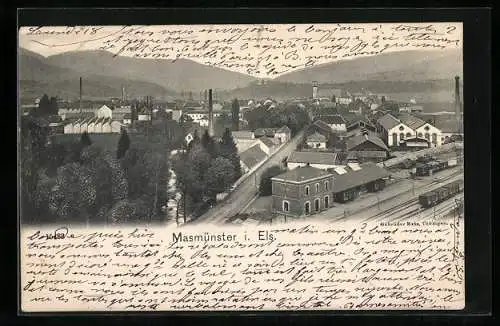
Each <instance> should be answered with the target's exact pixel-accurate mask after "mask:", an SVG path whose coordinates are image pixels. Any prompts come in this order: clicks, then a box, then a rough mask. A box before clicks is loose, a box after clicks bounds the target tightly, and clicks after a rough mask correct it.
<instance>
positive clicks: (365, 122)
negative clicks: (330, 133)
mask: <svg viewBox="0 0 500 326" xmlns="http://www.w3.org/2000/svg"><path fill="white" fill-rule="evenodd" d="M346 120H347V122H346V129H347V131H348V132H349V131H353V130H356V129H363V128H364V129H366V130H368V131H372V132H375V131H376V130H377V128H376V127H375V126H374V125H373V123H372V122H371V121H370V120H369V119H368V118H366V117H364V116H360V115H353V116H351V117H349V118H348V119H346Z"/></svg>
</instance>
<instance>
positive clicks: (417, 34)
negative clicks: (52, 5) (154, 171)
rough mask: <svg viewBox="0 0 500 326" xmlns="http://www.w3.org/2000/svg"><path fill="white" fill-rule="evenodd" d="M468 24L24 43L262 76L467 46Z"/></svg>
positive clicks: (188, 31)
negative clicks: (195, 64)
mask: <svg viewBox="0 0 500 326" xmlns="http://www.w3.org/2000/svg"><path fill="white" fill-rule="evenodd" d="M462 33H463V31H462V24H461V23H408V24H405V23H390V24H389V23H387V24H386V23H384V24H298V25H297V24H296V25H283V24H281V25H164V26H77V27H65V26H56V27H36V26H33V27H23V28H21V29H20V30H19V38H18V39H19V46H21V47H23V48H25V49H28V50H30V51H33V52H36V53H38V54H40V55H43V56H50V55H55V54H61V53H64V52H69V51H82V50H105V51H109V52H111V53H114V54H116V55H123V56H131V57H138V58H145V59H178V58H186V59H191V60H193V61H196V62H199V63H202V64H207V65H212V66H216V67H220V68H223V69H227V70H232V71H236V72H241V73H245V74H249V75H252V76H255V77H261V78H273V77H277V76H279V75H282V74H284V73H288V72H291V71H295V70H299V69H303V68H307V67H311V66H315V65H319V64H324V63H329V62H334V61H338V60H348V59H353V58H357V57H365V56H372V55H377V54H381V53H388V52H394V51H406V50H422V51H428V50H434V51H445V50H448V49H461V48H462Z"/></svg>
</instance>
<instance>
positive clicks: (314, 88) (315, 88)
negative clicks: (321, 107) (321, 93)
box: [313, 81, 318, 100]
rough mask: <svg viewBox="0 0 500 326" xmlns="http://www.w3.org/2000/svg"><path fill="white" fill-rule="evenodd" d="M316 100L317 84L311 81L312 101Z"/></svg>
mask: <svg viewBox="0 0 500 326" xmlns="http://www.w3.org/2000/svg"><path fill="white" fill-rule="evenodd" d="M317 98H318V83H317V82H315V81H313V100H315V99H317Z"/></svg>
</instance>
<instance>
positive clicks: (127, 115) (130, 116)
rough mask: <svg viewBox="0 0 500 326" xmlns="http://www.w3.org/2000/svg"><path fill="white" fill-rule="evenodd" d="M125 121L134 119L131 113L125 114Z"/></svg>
mask: <svg viewBox="0 0 500 326" xmlns="http://www.w3.org/2000/svg"><path fill="white" fill-rule="evenodd" d="M123 119H132V114H130V113H125V114H124V115H123Z"/></svg>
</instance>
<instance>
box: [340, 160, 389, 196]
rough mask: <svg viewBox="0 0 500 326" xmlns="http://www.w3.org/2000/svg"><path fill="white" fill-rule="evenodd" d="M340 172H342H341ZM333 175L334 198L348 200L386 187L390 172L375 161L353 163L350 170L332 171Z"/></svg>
mask: <svg viewBox="0 0 500 326" xmlns="http://www.w3.org/2000/svg"><path fill="white" fill-rule="evenodd" d="M339 172H340V173H339ZM331 173H332V175H333V189H332V191H333V200H334V201H336V202H340V203H343V202H346V201H350V200H353V199H355V198H357V197H358V196H359V195H360V193H361V192H364V191H369V192H376V191H379V190H381V189H383V188H384V187H385V179H386V178H387V177H389V176H390V173H389V172H387V171H386V170H385V169H383V168H381V167H379V166H377V165H376V164H374V163H365V164H361V165H351V166H350V167H349V170H347V169H344V171H340V170H339V169H337V170H336V171H332V172H331Z"/></svg>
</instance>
